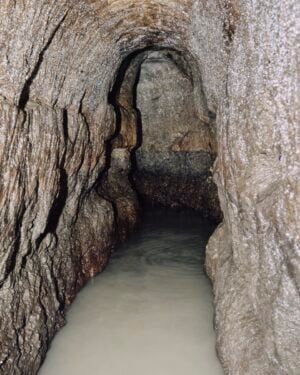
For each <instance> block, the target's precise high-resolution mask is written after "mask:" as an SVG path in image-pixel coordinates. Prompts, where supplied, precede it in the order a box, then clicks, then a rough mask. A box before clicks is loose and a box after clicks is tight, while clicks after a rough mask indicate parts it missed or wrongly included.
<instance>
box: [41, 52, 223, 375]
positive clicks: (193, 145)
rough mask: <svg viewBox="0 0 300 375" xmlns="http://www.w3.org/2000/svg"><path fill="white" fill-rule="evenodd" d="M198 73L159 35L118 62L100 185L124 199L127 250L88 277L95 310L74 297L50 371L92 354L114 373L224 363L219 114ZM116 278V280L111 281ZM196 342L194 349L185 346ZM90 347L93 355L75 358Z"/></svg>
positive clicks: (71, 368)
mask: <svg viewBox="0 0 300 375" xmlns="http://www.w3.org/2000/svg"><path fill="white" fill-rule="evenodd" d="M193 74H194V72H193V69H192V67H191V66H190V64H189V61H188V59H187V58H186V57H185V56H184V55H183V54H182V53H180V52H178V51H176V50H174V49H166V48H159V47H152V48H149V47H148V48H146V49H143V50H139V51H137V52H134V53H132V54H130V55H129V56H128V57H126V58H125V59H124V61H123V62H122V64H121V66H120V68H119V70H118V72H117V74H116V78H115V82H114V84H113V87H112V90H111V91H110V93H109V95H108V102H109V104H110V105H111V106H112V107H113V109H114V114H115V116H114V119H115V132H114V134H113V135H112V137H111V138H110V139H109V140H108V142H107V150H106V166H105V168H104V170H103V172H102V173H101V177H100V179H99V183H98V184H97V188H96V189H97V194H98V195H99V196H101V197H102V198H104V199H105V200H107V201H109V202H110V203H111V204H112V205H113V207H114V211H115V217H116V228H115V230H116V232H117V233H118V236H119V241H118V242H117V244H116V247H117V250H116V253H115V254H114V255H113V256H112V258H111V259H110V261H109V263H108V265H107V268H106V270H105V271H104V273H103V274H101V275H100V276H99V277H97V279H96V282H95V283H97V284H98V283H100V284H99V285H98V289H97V288H96V286H95V285H96V284H95V285H93V287H92V288H91V287H90V286H89V285H88V286H87V287H86V289H87V290H86V291H85V290H84V291H83V292H82V293H83V298H84V299H85V300H86V301H87V302H86V305H87V306H91V305H93V308H92V311H93V312H92V313H91V311H89V309H88V308H87V309H85V308H82V305H78V306H76V303H75V305H74V307H73V308H72V310H73V311H74V310H76V309H78V310H79V312H78V313H76V312H75V322H74V321H73V319H72V316H70V319H69V320H68V330H69V332H70V331H71V332H72V329H73V333H69V334H68V333H67V332H66V334H65V335H64V330H62V332H61V334H60V336H59V337H58V339H57V341H56V340H54V342H53V350H50V353H49V355H48V357H49V359H47V358H48V357H47V358H46V362H45V364H44V366H43V367H42V369H41V373H42V374H44V375H47V374H48V375H51V374H54V373H57V371H58V372H61V373H65V374H67V373H70V374H71V373H74V374H77V373H78V374H79V373H82V372H83V371H85V368H86V367H87V366H89V369H90V370H89V371H90V372H96V371H97V368H98V367H97V366H98V361H100V362H101V363H102V364H103V365H102V366H103V371H104V372H105V373H107V374H112V375H115V374H119V373H120V372H122V371H124V372H125V373H131V374H139V373H141V372H143V373H145V374H148V373H149V374H152V373H156V374H160V373H161V374H163V373H164V374H168V373H170V374H171V373H172V374H177V373H178V374H182V373H183V372H187V371H188V372H189V373H190V374H198V373H199V371H200V372H203V371H205V372H209V373H210V374H212V375H213V374H216V375H217V374H221V373H223V372H222V370H221V366H220V364H219V363H218V360H217V357H216V354H215V349H214V347H215V337H214V333H213V325H212V322H213V312H212V309H211V307H212V291H211V285H210V283H209V281H208V278H207V276H206V275H205V273H204V263H205V246H206V243H207V241H208V238H209V236H210V235H211V234H212V233H213V230H214V229H215V228H216V226H217V225H218V224H219V223H220V222H221V220H222V215H221V209H220V206H219V200H218V195H217V187H216V185H215V184H214V182H213V179H212V168H213V163H214V161H215V159H216V152H217V145H216V135H215V131H216V130H215V126H216V124H215V120H216V116H215V114H214V113H211V112H210V111H209V110H208V108H207V103H206V99H205V95H204V93H203V90H202V88H201V86H200V85H201V82H200V83H199V82H198V85H197V88H195V87H194V80H195V78H193ZM199 86H200V87H199ZM133 232H134V234H132V233H133ZM122 242H123V243H124V242H125V243H124V244H123V246H122V248H121V249H119V247H120V243H122ZM128 274H129V275H131V274H133V275H134V277H132V278H131V277H129V276H128ZM153 274H154V276H153ZM107 280H112V284H109V285H110V286H108V287H107V289H106V288H105V287H104V286H105V285H106V283H107ZM102 284H103V285H102ZM122 284H124V285H125V286H123V285H122ZM136 284H137V285H136ZM193 284H195V285H197V287H195V286H194V285H193ZM202 284H203V285H202ZM128 285H129V286H128ZM162 285H164V287H162ZM126 286H127V287H126ZM97 290H98V294H97ZM85 292H86V293H89V295H86V297H85V296H84V293H85ZM108 294H109V295H111V296H112V298H111V299H110V298H107V295H108ZM122 294H125V296H126V297H125V298H124V297H123V295H122ZM168 295H169V297H167V296H168ZM79 298H80V297H79ZM92 300H99V301H101V303H100V304H99V305H98V304H97V303H94V302H92ZM116 300H118V301H119V302H118V309H119V312H120V313H119V314H118V313H116V312H115V310H114V309H115V304H116ZM148 300H149V301H148ZM202 300H203V301H204V302H202V304H199V302H200V301H202ZM196 301H197V302H196ZM195 302H196V303H195ZM102 304H105V305H106V310H105V311H106V312H105V311H103V312H102V311H101V310H102V309H101V306H102ZM130 304H131V308H129V307H128V305H130ZM145 305H146V307H145ZM170 306H172V308H171V309H170ZM96 309H99V310H96ZM202 310H204V311H205V313H203V312H202ZM96 311H98V312H97V313H96ZM150 311H154V312H155V314H154V317H150V316H149V314H150ZM80 314H82V318H81V319H80V318H78V315H79V316H80ZM90 314H91V315H90ZM97 315H98V318H96V316H97ZM107 315H108V316H107ZM76 316H77V318H76ZM91 316H92V317H93V318H91ZM95 320H96V321H97V324H95V323H92V324H91V325H90V326H89V325H88V324H87V322H94V321H95ZM103 322H104V324H103ZM187 322H188V324H187ZM103 325H104V326H105V327H107V328H108V327H110V328H108V332H106V330H105V329H104V328H103ZM72 327H73V328H72ZM157 327H160V328H159V329H158V328H157ZM174 327H176V329H174ZM179 327H180V328H179ZM86 331H88V332H89V331H91V332H90V334H89V335H90V336H89V339H88V341H86V344H85V346H86V348H87V350H86V351H85V352H84V353H83V351H82V344H80V345H79V346H78V345H76V344H74V345H69V344H68V343H76V342H77V341H76V336H77V335H80V336H81V337H85V335H86V333H85V332H86ZM136 331H138V333H136ZM109 332H112V337H111V338H108V339H107V336H108V337H109ZM153 332H155V334H154V333H153ZM115 335H117V336H118V340H116V339H115ZM98 341H99V342H98ZM194 341H195V343H193V342H194ZM97 342H98V343H97ZM120 342H125V343H126V344H123V346H122V345H121V344H120ZM171 343H173V344H171ZM144 346H147V347H148V349H145V348H144ZM62 347H63V348H64V349H63V350H62ZM107 347H110V348H111V349H112V348H114V350H113V351H110V350H107ZM186 347H189V350H188V351H189V353H190V354H189V356H188V357H190V359H189V360H188V359H185V357H184V356H182V355H181V353H182V351H185V350H186V349H185V348H186ZM141 348H142V350H140V349H141ZM59 353H61V354H62V353H63V356H62V357H61V356H60V354H59ZM76 353H78V355H77V354H76ZM96 353H98V354H96ZM100 353H101V354H100ZM163 353H164V354H163ZM80 354H83V358H84V359H82V360H80V361H77V360H75V359H74V355H75V358H76V357H78V358H79V355H80ZM137 355H138V357H139V359H138V360H137V358H136V356H137ZM113 356H118V357H120V360H119V361H114V360H112V357H113ZM95 358H96V360H95ZM48 361H49V362H48ZM153 363H155V365H154V364H153Z"/></svg>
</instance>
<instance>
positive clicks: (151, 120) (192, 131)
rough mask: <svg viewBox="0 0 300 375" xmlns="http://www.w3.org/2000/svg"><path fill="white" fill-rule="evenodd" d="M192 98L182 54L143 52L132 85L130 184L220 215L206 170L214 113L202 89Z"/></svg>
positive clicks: (154, 197)
mask: <svg viewBox="0 0 300 375" xmlns="http://www.w3.org/2000/svg"><path fill="white" fill-rule="evenodd" d="M197 88H198V87H197ZM200 93H201V91H200ZM197 99H198V101H197V103H195V101H194V87H193V73H192V71H191V68H190V67H189V65H188V64H187V62H186V61H185V59H184V57H183V56H181V55H180V54H178V52H176V51H171V50H169V51H168V50H163V51H160V50H158V51H148V52H146V53H143V58H142V61H141V64H140V70H139V74H138V78H137V87H136V103H135V105H136V107H137V110H138V113H139V115H140V122H139V123H138V124H137V126H138V127H140V129H139V134H140V140H139V147H138V148H137V150H136V152H135V170H134V174H133V177H134V186H135V187H136V189H137V191H138V192H139V194H140V196H141V197H142V198H143V199H144V200H145V201H146V202H149V203H151V204H157V203H160V204H163V205H166V206H172V207H182V206H185V207H191V208H194V209H197V210H199V211H201V213H202V214H203V215H205V216H209V217H212V218H214V219H216V220H218V219H219V220H220V217H221V212H220V209H219V202H218V196H217V188H216V186H215V184H214V183H213V180H212V173H211V170H212V165H213V162H214V160H215V158H216V135H215V131H216V129H215V121H214V119H215V116H214V114H212V113H209V111H208V109H207V105H206V98H205V97H204V95H202V97H199V96H198V98H197ZM196 105H197V109H196ZM200 115H201V117H200Z"/></svg>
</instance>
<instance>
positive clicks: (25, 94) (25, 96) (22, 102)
mask: <svg viewBox="0 0 300 375" xmlns="http://www.w3.org/2000/svg"><path fill="white" fill-rule="evenodd" d="M68 13H69V10H67V11H66V12H65V14H64V15H63V17H62V18H61V20H60V21H59V22H58V24H57V26H56V27H55V28H54V30H53V31H52V33H51V35H50V37H49V39H48V41H47V42H46V44H45V46H44V47H43V49H42V50H41V52H40V53H39V57H38V60H37V62H36V64H35V66H34V69H33V70H32V72H31V74H30V76H29V77H28V78H27V79H26V81H25V83H24V86H23V89H22V91H21V94H20V99H19V108H20V109H22V110H24V109H25V107H26V104H27V102H28V100H29V96H30V87H31V85H32V83H33V81H34V79H35V77H36V76H37V74H38V72H39V69H40V66H41V65H42V62H43V59H44V55H45V53H46V51H47V49H48V48H49V47H50V45H51V43H52V41H53V39H54V37H55V35H56V33H57V32H58V30H59V29H60V27H61V26H62V24H63V23H64V21H65V19H66V17H67V15H68Z"/></svg>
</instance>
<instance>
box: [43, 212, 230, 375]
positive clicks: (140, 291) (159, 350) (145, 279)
mask: <svg viewBox="0 0 300 375" xmlns="http://www.w3.org/2000/svg"><path fill="white" fill-rule="evenodd" d="M212 230H213V227H212V226H211V225H210V224H209V223H208V222H206V221H203V220H201V219H200V218H199V217H198V216H197V215H196V214H195V213H191V212H181V213H178V212H176V211H175V212H174V211H165V210H153V211H150V212H148V213H147V214H146V215H145V218H144V220H143V224H142V225H141V228H140V229H139V230H138V231H137V232H136V233H135V234H134V235H133V236H132V237H131V239H130V240H129V241H127V243H126V244H125V245H123V247H122V248H121V249H120V250H119V251H118V252H116V253H115V255H114V256H113V257H112V259H111V261H110V264H109V266H108V267H107V268H106V270H105V271H104V272H103V273H102V274H100V275H99V276H97V277H96V278H94V279H93V280H92V281H91V282H90V283H89V284H88V285H87V286H86V287H85V288H84V289H83V290H82V292H81V293H80V294H79V295H78V297H77V299H76V301H75V302H74V303H73V305H72V306H71V308H70V310H69V311H68V314H67V321H68V323H67V325H66V327H64V328H63V329H62V330H61V331H60V332H59V333H58V334H57V336H56V337H55V339H54V341H53V344H52V347H51V349H50V351H49V353H48V355H47V358H46V361H45V363H44V365H43V367H42V369H41V371H40V374H41V375H79V374H80V375H82V374H85V375H98V374H99V375H100V374H101V375H102V374H103V375H142V374H143V375H200V374H203V375H219V374H223V372H222V370H221V367H220V364H219V362H218V360H217V357H216V354H215V348H214V347H215V333H214V331H213V322H212V321H213V306H212V290H211V285H210V283H209V281H208V280H207V278H206V276H205V275H204V274H203V270H202V264H203V258H204V248H205V244H206V242H207V239H208V237H209V235H210V234H211V232H212Z"/></svg>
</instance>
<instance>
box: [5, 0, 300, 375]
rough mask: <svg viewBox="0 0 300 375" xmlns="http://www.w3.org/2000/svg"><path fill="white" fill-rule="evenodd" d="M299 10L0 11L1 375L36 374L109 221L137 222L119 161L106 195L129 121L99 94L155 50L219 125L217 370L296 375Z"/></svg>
mask: <svg viewBox="0 0 300 375" xmlns="http://www.w3.org/2000/svg"><path fill="white" fill-rule="evenodd" d="M299 13H300V10H299V2H298V1H296V0H284V1H272V2H271V1H262V0H259V1H256V2H250V1H248V0H243V1H225V0H224V1H215V0H211V1H209V2H208V1H200V0H194V1H191V0H182V1H175V0H174V1H172V0H170V1H164V0H155V1H154V0H149V1H141V0H138V1H134V2H133V1H131V0H123V1H100V0H99V1H97V0H96V1H95V0H93V1H92V0H90V1H88V0H86V1H84V0H80V1H75V0H64V1H60V2H57V1H44V0H30V1H29V0H24V1H19V0H17V1H10V0H8V1H2V2H1V4H0V51H1V54H0V117H1V118H0V127H1V129H0V144H1V146H0V174H1V178H0V208H1V209H0V238H1V250H0V251H1V252H0V332H1V333H0V347H1V350H0V369H1V373H3V374H22V375H27V374H28V375H29V374H30V375H32V374H36V373H37V371H38V369H39V367H40V364H41V361H42V360H43V358H44V356H45V353H46V351H47V348H48V346H49V343H50V341H51V339H52V337H53V335H54V334H55V332H56V331H57V330H58V329H59V328H60V327H61V326H62V324H64V311H65V309H66V308H67V306H68V305H69V304H70V303H71V301H72V300H73V299H74V297H75V295H76V293H77V291H78V290H79V288H80V287H82V285H83V284H84V283H85V281H86V280H87V279H88V278H89V277H91V276H93V275H94V274H95V273H96V272H98V271H100V270H101V269H102V268H103V267H104V266H105V264H106V261H107V259H108V257H109V254H110V253H111V251H112V249H113V248H114V247H115V244H116V242H117V241H118V239H119V237H122V233H121V231H118V230H117V228H121V227H122V224H120V225H119V226H117V225H116V222H118V220H120V218H122V217H123V218H124V217H126V218H128V216H130V220H129V222H130V225H129V224H128V222H125V224H124V225H123V228H132V227H133V226H134V222H135V220H136V219H137V217H136V215H137V214H136V200H135V199H136V198H135V193H134V191H133V190H131V189H132V187H131V186H130V184H127V178H128V177H127V169H126V168H127V167H126V168H125V172H124V176H123V177H122V179H121V178H120V182H119V184H120V190H119V189H117V188H116V191H113V192H111V191H109V189H106V188H105V186H114V187H116V186H117V184H116V181H117V180H118V178H117V176H118V173H119V172H117V171H120V167H119V166H120V163H121V165H122V163H123V162H124V163H125V162H126V160H127V159H126V157H125V156H126V151H127V152H132V149H133V148H134V147H135V146H136V143H135V136H134V129H135V128H133V130H132V131H131V132H129V131H127V130H126V129H129V128H130V125H132V124H133V122H132V119H134V118H135V115H136V113H135V112H134V111H129V110H128V109H129V106H128V105H126V104H125V103H124V105H123V109H122V110H121V115H123V116H124V117H126V118H127V119H128V121H127V127H125V128H124V129H123V130H124V131H123V130H122V129H118V126H117V125H118V114H117V113H116V111H115V108H114V107H113V106H112V105H111V104H109V93H110V92H111V90H112V88H113V85H114V82H115V80H116V77H117V74H118V71H119V68H120V66H121V63H122V61H124V59H125V58H126V57H127V56H129V55H130V54H131V53H136V52H137V51H141V50H143V49H145V48H147V47H153V46H156V47H159V48H167V49H176V50H178V51H180V53H181V54H182V55H184V56H185V60H186V61H187V62H188V63H189V66H190V69H191V75H192V77H193V87H194V91H193V97H194V101H195V103H200V101H201V100H200V99H201V98H203V97H204V98H205V101H206V109H207V111H208V113H215V114H216V116H217V117H216V125H215V126H216V130H215V134H216V141H217V142H216V143H217V147H216V153H217V160H216V162H215V167H214V180H215V182H216V184H217V187H218V195H219V198H220V203H221V208H222V211H223V215H224V219H223V223H222V224H221V226H220V227H219V228H218V229H217V231H216V232H215V233H214V234H213V236H212V237H211V240H210V242H209V245H208V249H207V256H206V264H207V271H208V273H209V275H210V276H211V277H212V279H213V281H214V291H215V308H216V319H215V321H216V332H217V349H218V353H219V357H220V360H221V363H222V365H223V367H224V370H225V372H226V373H228V374H234V375H236V374H240V375H248V374H251V375H252V374H263V375H265V374H288V375H290V374H292V375H294V374H297V373H298V372H299V368H300V364H299V358H300V353H299V350H300V343H299V337H300V332H299V331H300V318H299V311H300V299H299V275H300V269H299V268H300V262H299V258H300V250H299V242H300V241H299V235H300V228H299V207H300V193H299V191H300V188H299V175H300V170H299V169H300V167H299V165H300V153H299V152H298V150H299V148H300V130H299V126H298V124H297V120H298V118H299V95H298V94H299V92H298V91H299V90H298V87H299V78H298V75H297V69H298V66H297V52H298V51H297V49H298V43H297V41H298V38H299V27H298V25H299V21H298V20H299ZM197 108H198V107H197V106H196V110H197V111H198V109H197ZM198 112H199V111H198ZM200 115H201V113H197V116H199V117H200ZM122 123H125V122H124V121H123V122H122ZM189 131H190V130H188V132H189ZM122 132H123V133H122ZM118 133H119V134H123V136H122V137H121V141H120V138H119V139H118V137H116V136H117V134H118ZM113 139H114V140H117V139H118V142H117V141H116V143H115V144H114V143H113V142H112V141H113ZM195 139H196V137H193V136H190V134H188V133H185V134H183V137H181V138H179V139H176V140H174V142H173V144H172V150H173V151H176V150H178V149H181V150H185V151H186V149H187V147H193V148H194V147H196V146H195V144H194V140H195ZM201 139H202V138H201ZM195 143H197V142H196V141H195ZM108 145H110V146H108ZM187 145H188V146H187ZM115 149H117V150H119V151H115ZM206 151H207V150H206ZM111 152H114V153H115V156H116V159H115V163H110V162H109V160H110V155H111ZM197 152H198V151H197ZM125 164H126V163H125ZM125 164H124V165H125ZM111 167H112V169H111ZM121 169H122V168H121ZM121 180H122V182H121ZM106 181H108V183H106ZM111 182H113V183H111ZM102 186H104V188H103V189H102V188H101V187H102ZM101 189H102V190H101ZM108 193H109V194H108ZM116 201H118V204H117V203H116ZM116 208H117V209H116ZM129 212H130V213H129ZM124 213H125V214H124ZM120 222H121V223H124V220H121V221H120ZM128 225H129V226H128ZM128 231H129V230H127V229H125V231H123V233H128ZM120 233H121V234H120Z"/></svg>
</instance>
